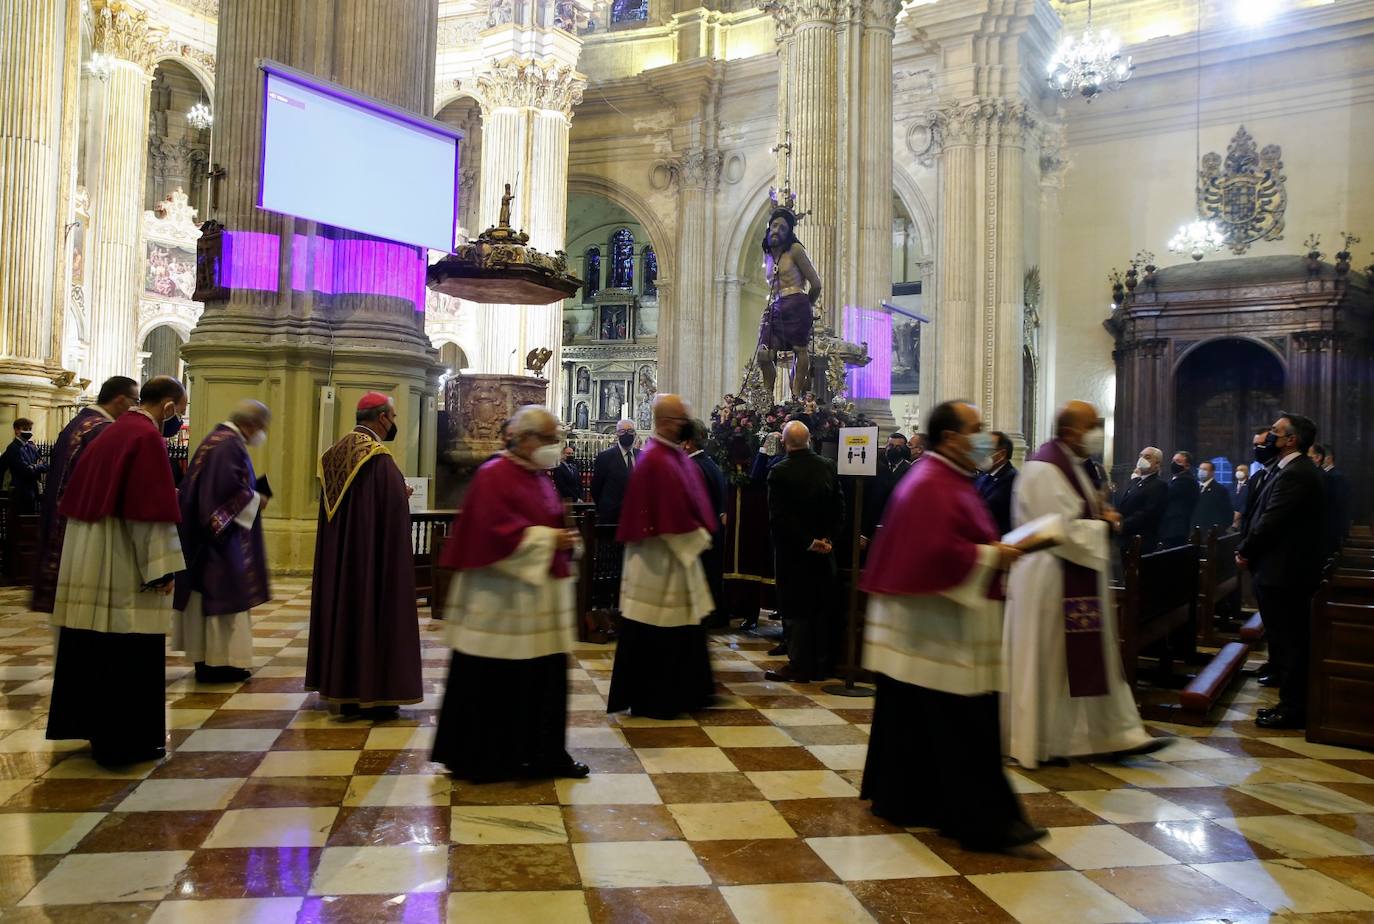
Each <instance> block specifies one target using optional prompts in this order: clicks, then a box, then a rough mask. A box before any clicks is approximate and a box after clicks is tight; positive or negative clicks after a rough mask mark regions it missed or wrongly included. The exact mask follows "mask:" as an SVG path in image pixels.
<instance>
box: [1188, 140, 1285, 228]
mask: <svg viewBox="0 0 1374 924" xmlns="http://www.w3.org/2000/svg"><path fill="white" fill-rule="evenodd" d="M1256 148H1257V145H1256V144H1255V139H1254V138H1253V137H1251V135H1250V133H1249V132H1247V131H1246V130H1245V126H1244V125H1242V126H1241V127H1240V130H1239V131H1237V132H1236V134H1235V136H1234V137H1233V138H1232V139H1231V143H1230V144H1229V145H1228V146H1227V148H1226V159H1225V161H1224V162H1223V160H1222V157H1221V155H1220V154H1218V153H1216V152H1215V151H1209V152H1208V153H1207V154H1205V155H1203V158H1202V164H1201V167H1200V169H1199V170H1198V177H1197V207H1198V214H1199V215H1200V216H1201V217H1202V219H1203V220H1204V221H1207V220H1210V221H1212V222H1214V223H1215V224H1216V226H1217V228H1218V229H1220V230H1221V232H1222V235H1223V237H1224V238H1225V240H1226V244H1227V245H1228V246H1229V247H1230V248H1231V252H1232V253H1234V254H1243V253H1245V251H1247V250H1248V249H1250V245H1251V244H1252V243H1254V242H1255V241H1281V240H1283V212H1284V209H1285V208H1287V206H1288V192H1287V190H1285V189H1284V185H1283V183H1284V179H1285V177H1284V175H1283V160H1282V157H1283V151H1282V150H1281V149H1280V148H1279V146H1278V145H1277V144H1266V145H1265V146H1264V147H1263V148H1260V149H1258V150H1256Z"/></svg>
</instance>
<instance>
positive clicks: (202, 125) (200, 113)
mask: <svg viewBox="0 0 1374 924" xmlns="http://www.w3.org/2000/svg"><path fill="white" fill-rule="evenodd" d="M186 123H187V124H188V125H190V126H191V127H192V128H194V129H195V130H196V131H198V132H203V131H205V130H206V129H207V128H209V127H210V126H211V125H213V124H215V117H214V115H213V114H211V112H210V107H209V106H207V105H205V103H203V102H201V103H196V104H195V105H194V106H192V107H191V108H190V109H188V110H187V111H186Z"/></svg>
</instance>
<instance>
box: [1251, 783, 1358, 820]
mask: <svg viewBox="0 0 1374 924" xmlns="http://www.w3.org/2000/svg"><path fill="white" fill-rule="evenodd" d="M1236 791H1237V792H1241V793H1244V794H1245V795H1247V796H1254V797H1255V798H1256V799H1259V800H1261V801H1263V802H1268V803H1270V804H1271V805H1275V806H1278V807H1279V808H1281V809H1283V810H1285V811H1288V812H1293V813H1295V814H1298V815H1330V814H1337V813H1345V812H1368V811H1369V810H1370V809H1371V806H1370V805H1369V804H1368V803H1366V802H1361V801H1360V800H1359V799H1354V798H1351V797H1350V796H1346V795H1343V794H1341V793H1339V792H1336V791H1335V790H1334V789H1330V788H1328V787H1326V786H1323V785H1322V784H1320V783H1303V782H1297V783H1260V784H1256V785H1253V786H1237V787H1236Z"/></svg>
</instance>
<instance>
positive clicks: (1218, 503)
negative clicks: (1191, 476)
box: [1189, 462, 1235, 539]
mask: <svg viewBox="0 0 1374 924" xmlns="http://www.w3.org/2000/svg"><path fill="white" fill-rule="evenodd" d="M1197 475H1198V495H1197V504H1196V505H1195V506H1194V507H1193V520H1192V523H1190V524H1189V531H1190V532H1191V531H1192V528H1193V527H1196V528H1197V529H1200V530H1202V536H1203V538H1204V539H1206V537H1207V533H1208V532H1209V531H1211V530H1212V529H1215V530H1216V531H1217V535H1218V536H1220V535H1221V534H1222V533H1224V532H1226V531H1227V530H1229V529H1230V528H1231V521H1232V520H1233V519H1234V518H1235V510H1234V509H1233V507H1232V501H1231V492H1229V491H1227V490H1226V486H1225V485H1223V484H1221V483H1220V482H1218V481H1217V480H1216V466H1215V465H1213V464H1212V463H1211V462H1199V463H1198V466H1197Z"/></svg>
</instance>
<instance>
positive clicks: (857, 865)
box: [0, 581, 1374, 924]
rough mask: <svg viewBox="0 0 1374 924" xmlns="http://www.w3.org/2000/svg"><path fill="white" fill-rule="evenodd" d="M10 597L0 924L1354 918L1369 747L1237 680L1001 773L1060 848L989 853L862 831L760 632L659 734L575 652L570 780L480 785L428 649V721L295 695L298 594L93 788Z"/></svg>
mask: <svg viewBox="0 0 1374 924" xmlns="http://www.w3.org/2000/svg"><path fill="white" fill-rule="evenodd" d="M24 599H25V594H24V593H22V592H20V591H17V590H3V591H0V920H4V921H6V922H11V921H13V922H29V921H60V922H82V921H99V922H113V921H120V922H122V921H138V922H143V921H153V922H158V924H164V922H177V924H199V922H214V924H222V922H229V924H234V922H248V921H253V922H290V921H300V922H316V921H341V922H352V921H367V922H373V921H393V920H394V921H407V922H429V921H444V920H448V921H461V922H487V921H490V922H524V921H530V922H539V924H562V922H586V921H589V920H590V921H598V922H603V921H626V922H629V921H633V922H654V924H668V922H679V921H681V922H688V921H690V922H716V921H720V922H729V921H737V922H740V924H764V922H766V924H779V922H792V921H805V922H808V924H823V922H868V921H882V922H912V921H959V922H975V921H977V922H997V921H1022V922H1028V924H1061V922H1085V924H1086V922H1114V921H1204V920H1205V921H1222V920H1225V921H1231V922H1258V921H1271V920H1284V921H1287V920H1308V919H1311V920H1322V921H1331V922H1352V921H1374V755H1371V754H1368V753H1364V752H1361V751H1352V750H1345V749H1342V748H1334V747H1326V746H1321V745H1314V744H1308V743H1307V742H1306V741H1305V740H1303V738H1302V737H1301V736H1300V735H1296V734H1288V733H1282V732H1278V733H1276V732H1266V731H1264V730H1262V729H1259V728H1257V727H1256V726H1255V724H1254V722H1253V721H1252V717H1253V713H1254V710H1255V709H1256V708H1257V707H1258V706H1259V705H1262V704H1263V702H1265V701H1267V700H1268V699H1269V698H1270V695H1269V691H1267V690H1261V689H1259V688H1258V687H1254V686H1247V687H1245V688H1244V689H1243V690H1241V691H1240V692H1239V693H1238V694H1236V695H1235V697H1234V699H1233V700H1232V702H1231V703H1230V704H1229V708H1228V709H1227V710H1226V711H1225V713H1224V715H1222V716H1221V721H1220V724H1218V725H1216V726H1214V727H1209V728H1202V729H1189V728H1174V727H1163V726H1161V727H1160V729H1159V730H1160V731H1162V732H1172V733H1176V734H1178V735H1180V737H1179V739H1178V740H1177V741H1176V742H1174V743H1173V744H1171V745H1170V746H1169V747H1168V748H1166V749H1164V750H1162V751H1160V752H1158V754H1157V755H1156V757H1155V758H1147V759H1140V760H1133V761H1131V762H1130V763H1127V764H1124V765H1116V764H1088V763H1074V764H1073V765H1071V766H1068V767H1049V768H1044V769H1041V770H1039V771H1037V772H1034V773H1027V772H1021V771H1019V770H1014V769H1013V770H1009V771H1008V773H1009V774H1010V776H1011V778H1012V780H1013V782H1014V784H1015V786H1016V788H1017V789H1018V790H1019V791H1020V792H1021V793H1023V798H1024V800H1025V805H1026V807H1027V809H1028V811H1029V814H1030V816H1031V817H1032V819H1033V820H1035V821H1036V822H1038V823H1039V824H1041V825H1044V826H1046V827H1048V828H1050V829H1051V832H1052V834H1051V836H1050V837H1049V838H1048V839H1047V840H1046V841H1044V842H1043V843H1042V844H1041V845H1039V846H1036V847H1034V848H1031V849H1029V850H1027V851H1025V853H1024V855H1022V856H1003V855H982V854H972V853H966V852H964V851H962V850H960V849H959V847H958V846H957V845H956V844H954V843H952V842H950V841H948V840H945V839H943V838H941V837H939V836H938V835H937V834H935V833H933V832H930V831H925V830H921V829H915V830H904V829H902V828H898V827H894V826H893V825H890V824H887V823H886V822H883V821H881V820H880V819H877V818H875V817H873V816H872V815H871V814H870V813H869V812H868V808H867V805H866V803H864V802H861V801H860V800H859V799H858V798H857V787H858V784H859V778H860V773H861V769H860V768H861V767H862V766H863V760H864V751H865V747H866V741H867V735H868V724H867V723H868V722H869V721H870V718H871V712H870V710H869V708H868V707H869V704H870V701H867V700H855V699H845V698H839V697H832V696H827V695H825V694H824V693H822V692H821V691H820V689H819V687H817V686H793V685H785V684H773V683H768V682H765V681H764V679H763V669H764V667H765V666H771V662H769V661H768V659H767V655H766V653H765V652H766V649H767V648H768V647H769V645H770V644H771V643H770V642H769V641H768V640H766V639H761V638H758V637H756V636H752V635H717V636H715V637H714V639H713V659H714V662H715V667H716V679H717V681H718V682H719V684H720V686H721V694H722V695H721V699H720V702H719V704H718V705H717V706H716V707H715V708H712V709H710V710H708V711H705V712H702V713H699V714H697V715H694V716H692V717H691V718H684V719H681V720H677V721H670V722H664V721H651V720H644V719H634V718H629V717H617V716H609V717H608V716H607V715H606V714H605V700H604V697H605V693H606V690H607V688H608V685H609V681H610V668H611V659H612V655H613V652H612V651H611V650H610V649H608V648H604V647H598V646H585V647H581V648H579V649H578V650H577V652H576V653H575V659H574V663H573V666H572V702H571V708H572V710H573V711H572V712H571V716H570V724H571V728H570V729H569V733H568V739H569V746H570V748H571V749H572V752H573V754H574V755H575V756H576V757H577V758H578V759H580V760H583V761H586V762H587V763H588V764H590V765H591V767H592V769H593V773H592V775H591V777H590V778H588V779H586V780H578V781H572V780H560V781H557V782H529V783H521V784H512V785H486V786H474V785H469V784H466V783H455V782H452V781H450V780H449V779H448V778H447V777H446V776H445V775H444V774H443V773H442V768H441V767H439V766H437V765H435V764H433V763H430V762H429V760H428V754H429V743H430V740H431V736H432V731H433V726H434V723H435V721H436V718H437V712H436V710H437V709H438V706H439V702H440V699H441V696H442V689H443V683H444V676H445V672H446V670H447V662H448V651H447V649H446V648H445V647H444V646H443V642H442V634H441V633H440V632H431V631H424V632H422V633H421V634H422V637H423V643H424V646H425V650H424V675H425V687H426V693H427V695H426V698H425V701H424V703H422V704H421V705H420V706H418V707H414V708H407V709H404V710H403V711H402V713H401V716H400V718H399V719H397V720H395V721H390V722H385V723H381V724H376V725H374V724H372V723H370V722H366V721H356V720H355V721H342V720H338V719H334V718H331V717H330V716H329V715H328V713H327V712H325V711H323V710H322V709H321V708H320V706H319V704H318V703H317V702H316V700H315V697H314V696H313V695H308V694H306V693H303V692H302V691H301V685H302V677H303V675H304V673H305V654H306V628H307V623H308V619H309V599H310V594H309V587H308V585H305V584H304V583H300V582H296V583H290V582H285V581H283V582H279V583H278V585H277V599H276V600H274V601H273V602H272V603H271V604H270V605H268V606H265V607H263V608H261V610H260V611H258V612H257V614H256V616H257V618H256V620H255V654H256V656H257V657H256V670H255V673H254V676H253V678H252V679H251V680H250V681H248V682H246V683H243V684H230V685H220V686H205V685H199V684H197V683H196V682H195V678H194V676H193V675H192V672H191V668H190V665H188V664H186V663H185V661H184V660H181V659H177V658H175V657H170V656H169V659H168V661H167V703H168V716H169V721H168V728H169V730H170V731H169V735H170V741H169V744H168V752H169V756H168V758H167V759H166V760H165V761H163V762H161V763H158V764H146V765H140V766H136V767H132V768H129V769H128V770H127V771H125V772H121V773H111V772H108V771H105V770H102V769H101V768H100V767H98V766H96V765H95V764H94V763H92V762H91V760H90V757H89V755H88V753H86V752H85V751H84V750H83V747H82V746H80V745H79V744H78V743H75V742H49V741H46V740H44V737H43V733H44V725H45V721H46V715H45V713H46V710H47V705H48V694H49V690H50V684H51V672H52V647H51V643H52V638H51V634H50V632H49V630H48V629H47V627H46V624H45V622H44V620H43V619H42V618H41V617H39V616H37V615H34V614H30V613H27V612H25V611H24V609H23V600H24ZM424 623H425V625H426V627H428V626H429V625H430V624H429V621H428V619H425V620H424ZM110 695H112V696H117V695H118V690H117V689H113V688H112V689H111V690H110ZM493 702H494V703H495V702H499V692H496V693H493ZM930 759H931V760H939V759H940V754H939V750H938V745H936V744H934V743H932V746H931V753H930Z"/></svg>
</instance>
